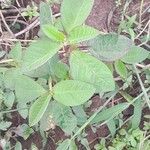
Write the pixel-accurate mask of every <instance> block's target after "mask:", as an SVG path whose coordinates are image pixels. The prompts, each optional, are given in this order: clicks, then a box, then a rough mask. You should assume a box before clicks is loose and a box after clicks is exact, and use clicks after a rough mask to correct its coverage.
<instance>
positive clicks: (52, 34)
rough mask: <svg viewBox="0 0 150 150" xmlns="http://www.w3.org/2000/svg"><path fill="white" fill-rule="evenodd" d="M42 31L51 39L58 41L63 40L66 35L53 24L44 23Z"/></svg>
mask: <svg viewBox="0 0 150 150" xmlns="http://www.w3.org/2000/svg"><path fill="white" fill-rule="evenodd" d="M42 31H43V32H44V34H45V35H46V36H47V37H49V38H50V39H51V40H54V41H57V42H63V41H64V40H65V35H64V34H63V33H62V32H60V31H58V29H57V28H56V27H54V26H53V25H49V24H47V25H43V26H42Z"/></svg>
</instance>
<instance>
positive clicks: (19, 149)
mask: <svg viewBox="0 0 150 150" xmlns="http://www.w3.org/2000/svg"><path fill="white" fill-rule="evenodd" d="M14 150H22V145H21V143H20V142H17V143H16V145H15V149H14Z"/></svg>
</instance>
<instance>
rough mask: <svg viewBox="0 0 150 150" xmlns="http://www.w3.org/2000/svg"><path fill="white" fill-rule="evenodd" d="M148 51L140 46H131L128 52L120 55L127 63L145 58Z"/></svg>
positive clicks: (137, 61)
mask: <svg viewBox="0 0 150 150" xmlns="http://www.w3.org/2000/svg"><path fill="white" fill-rule="evenodd" d="M149 54H150V53H149V52H148V51H146V50H145V49H144V48H142V47H138V46H132V47H131V48H130V50H129V52H128V53H127V54H126V55H125V56H123V57H122V59H121V60H122V61H123V62H125V63H129V64H135V63H139V62H142V61H143V60H145V59H146V58H147V57H148V55H149Z"/></svg>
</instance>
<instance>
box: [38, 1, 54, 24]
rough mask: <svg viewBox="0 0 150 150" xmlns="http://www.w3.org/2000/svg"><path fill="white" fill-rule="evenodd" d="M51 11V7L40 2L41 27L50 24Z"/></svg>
mask: <svg viewBox="0 0 150 150" xmlns="http://www.w3.org/2000/svg"><path fill="white" fill-rule="evenodd" d="M52 19H53V18H52V10H51V7H50V6H49V5H48V4H47V3H44V2H42V1H41V3H40V25H41V27H42V26H43V25H45V24H52V22H53V21H52Z"/></svg>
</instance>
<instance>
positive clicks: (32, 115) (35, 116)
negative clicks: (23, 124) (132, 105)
mask: <svg viewBox="0 0 150 150" xmlns="http://www.w3.org/2000/svg"><path fill="white" fill-rule="evenodd" d="M50 100H51V95H44V96H41V97H39V98H38V99H37V100H36V101H35V102H34V103H33V104H32V106H31V108H30V110H29V125H30V126H34V125H35V124H36V123H38V122H39V121H40V119H41V118H42V116H43V114H44V112H45V111H46V108H47V106H48V104H49V101H50Z"/></svg>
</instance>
